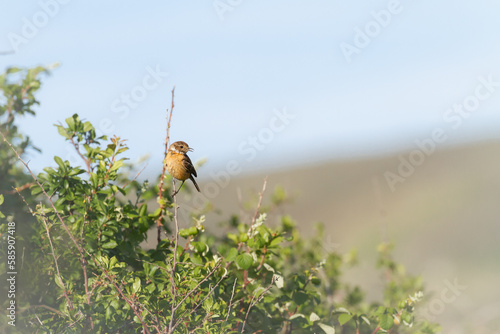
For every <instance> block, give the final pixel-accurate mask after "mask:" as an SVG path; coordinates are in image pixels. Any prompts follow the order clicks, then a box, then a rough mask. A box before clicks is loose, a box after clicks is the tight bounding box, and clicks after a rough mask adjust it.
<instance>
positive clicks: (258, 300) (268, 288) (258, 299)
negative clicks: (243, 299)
mask: <svg viewBox="0 0 500 334" xmlns="http://www.w3.org/2000/svg"><path fill="white" fill-rule="evenodd" d="M274 280H275V277H274V275H273V278H272V279H271V284H269V286H268V287H267V288H266V289H265V290H264V291H263V292H262V293H261V295H260V296H259V297H258V298H257V299H255V295H254V296H253V297H252V300H251V301H250V305H249V306H248V310H247V314H246V315H245V320H244V321H243V327H241V333H243V331H244V330H245V325H246V323H247V319H248V315H249V314H250V310H251V309H252V307H254V306H255V304H257V303H258V302H260V301H261V300H262V298H263V297H264V295H265V294H266V292H268V291H269V290H270V289H271V288H272V287H273V284H274Z"/></svg>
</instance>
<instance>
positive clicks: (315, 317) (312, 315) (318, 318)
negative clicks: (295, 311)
mask: <svg viewBox="0 0 500 334" xmlns="http://www.w3.org/2000/svg"><path fill="white" fill-rule="evenodd" d="M309 320H310V321H312V322H315V321H319V320H321V318H320V317H319V316H318V315H317V314H316V313H314V312H313V313H311V315H310V316H309Z"/></svg>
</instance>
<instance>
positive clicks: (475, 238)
mask: <svg viewBox="0 0 500 334" xmlns="http://www.w3.org/2000/svg"><path fill="white" fill-rule="evenodd" d="M409 154H410V152H407V153H401V156H402V157H406V158H407V157H408V156H409ZM400 163H401V162H400V160H399V158H398V155H394V156H386V157H380V158H373V159H364V160H353V161H345V162H330V163H324V164H321V165H318V166H309V167H302V168H297V169H293V170H286V171H279V172H272V173H270V174H268V191H267V196H266V197H265V199H266V198H267V199H269V195H270V194H271V193H272V192H273V189H274V188H275V187H276V186H277V185H281V186H283V187H284V188H285V190H286V192H287V194H288V195H289V196H290V197H292V198H293V200H292V202H290V203H287V204H286V205H285V206H284V209H283V212H284V213H287V214H290V215H291V216H292V217H293V218H294V219H295V220H296V221H297V223H298V226H299V228H300V230H301V231H303V233H304V234H305V235H310V234H312V233H313V232H314V231H313V226H314V224H315V222H319V221H320V222H323V223H324V224H325V227H326V231H325V237H324V240H325V241H324V245H322V246H323V248H324V249H327V250H328V249H330V250H334V249H337V250H339V251H348V250H350V249H352V248H357V249H358V251H359V254H360V256H359V257H360V258H361V259H363V262H362V263H360V265H359V266H358V267H356V268H354V269H352V270H350V271H349V273H348V277H349V278H350V279H351V280H352V281H354V282H358V283H359V284H362V285H363V286H364V287H365V288H366V290H367V291H370V290H376V289H371V287H375V286H377V285H378V284H380V277H379V276H377V275H378V274H375V271H374V264H375V259H376V246H377V244H378V243H380V242H381V241H395V242H396V251H395V256H396V258H397V260H399V261H401V262H402V263H403V264H404V265H406V267H407V269H408V270H409V271H410V272H411V273H413V274H422V275H423V276H424V280H425V282H426V284H427V292H428V293H427V296H428V297H429V300H430V304H429V309H428V310H426V311H427V313H426V315H425V316H426V317H430V318H431V319H429V320H435V321H438V322H440V323H441V324H443V325H444V333H500V331H499V328H500V317H499V316H498V315H499V314H500V302H499V301H500V289H498V282H500V262H499V256H500V224H499V222H500V142H489V143H481V144H473V145H469V146H463V147H455V148H448V149H445V150H440V151H437V152H435V153H434V154H432V155H431V156H429V157H426V159H425V161H424V163H423V164H422V165H420V166H418V167H416V168H415V171H414V173H413V174H412V175H411V176H409V177H407V178H406V180H405V182H404V183H397V184H396V185H395V191H391V189H390V187H389V186H388V183H387V182H386V179H385V177H384V175H385V173H386V172H392V173H397V170H398V166H399V165H400ZM200 174H201V175H203V169H201V171H200ZM264 177H265V175H252V176H246V177H241V178H233V179H232V180H231V182H230V183H229V185H228V186H227V187H225V188H224V189H223V190H222V191H221V193H220V195H218V196H217V197H216V198H215V199H213V201H212V202H213V204H214V207H215V208H216V209H218V210H220V211H219V213H217V214H210V215H209V217H208V219H207V221H208V223H207V225H212V224H213V223H214V222H218V221H221V220H223V219H225V218H227V217H228V216H229V215H230V214H232V213H235V211H236V210H237V208H243V206H244V204H243V203H244V202H246V201H248V200H249V199H252V198H253V199H254V200H255V194H256V193H258V192H259V191H260V189H261V187H262V182H263V179H264ZM204 182H208V180H203V179H200V181H199V183H200V185H201V186H202V184H203V183H204ZM202 187H203V186H202ZM252 196H253V197H252ZM264 202H265V200H264ZM454 284H455V285H454ZM450 285H451V286H452V287H453V286H454V288H450ZM379 297H381V296H377V295H369V296H368V298H369V299H373V298H379Z"/></svg>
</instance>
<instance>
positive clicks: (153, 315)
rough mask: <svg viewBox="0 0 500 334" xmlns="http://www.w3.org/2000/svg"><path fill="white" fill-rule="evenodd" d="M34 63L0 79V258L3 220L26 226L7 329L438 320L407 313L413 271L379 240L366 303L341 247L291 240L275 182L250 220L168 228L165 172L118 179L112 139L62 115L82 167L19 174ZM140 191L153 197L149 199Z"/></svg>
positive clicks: (404, 329) (359, 326)
mask: <svg viewBox="0 0 500 334" xmlns="http://www.w3.org/2000/svg"><path fill="white" fill-rule="evenodd" d="M46 72H47V69H45V68H41V67H39V68H36V69H31V70H23V71H21V70H18V69H9V70H7V72H6V73H5V74H3V75H2V76H1V77H0V90H2V92H3V95H4V98H3V99H2V100H1V105H0V117H2V116H4V115H7V118H6V120H5V121H4V120H3V119H2V118H0V120H2V124H1V127H0V130H1V132H2V136H3V137H4V139H5V141H4V142H3V143H2V146H0V157H1V161H2V165H1V167H0V168H1V171H2V173H1V174H0V178H2V179H1V181H2V182H1V183H0V185H1V188H0V190H1V192H2V194H3V195H4V197H5V201H6V203H5V204H4V206H3V207H2V208H3V209H2V210H3V211H4V213H5V215H6V216H7V217H4V216H3V215H1V216H0V217H1V218H3V219H2V225H1V227H0V240H2V249H1V254H0V256H1V257H2V259H6V258H7V253H6V252H7V251H6V247H4V246H3V245H6V244H7V242H6V241H7V237H8V235H9V233H8V222H13V221H16V222H17V226H18V230H19V231H20V230H21V227H20V226H21V225H22V229H23V230H24V231H26V232H24V233H22V234H23V235H22V236H21V235H20V236H19V240H18V242H19V243H20V245H21V246H19V247H24V248H25V249H26V250H28V251H27V252H26V254H25V259H24V262H23V267H22V268H21V267H20V265H19V262H18V271H19V277H20V278H21V277H24V278H25V279H24V280H23V281H22V282H20V286H19V287H18V289H17V290H18V294H17V297H16V298H17V303H18V306H17V307H18V308H17V323H16V324H17V326H16V327H15V328H11V329H15V330H17V331H19V332H23V331H29V332H35V331H46V332H54V333H59V332H64V333H87V332H91V333H243V332H244V333H328V334H331V333H335V332H336V331H337V332H340V333H354V332H357V333H376V332H384V331H390V332H391V333H409V332H411V333H436V332H437V331H438V330H439V327H438V326H437V325H434V324H429V323H427V322H422V321H416V320H415V319H414V309H415V306H416V305H418V303H419V302H420V300H421V298H422V292H421V291H422V289H423V286H422V281H421V279H420V278H418V277H411V276H408V275H406V274H405V272H404V270H403V268H402V266H400V265H398V264H396V263H395V262H394V261H393V260H392V259H391V255H390V254H391V246H390V245H386V244H383V245H381V246H380V249H379V253H380V258H379V262H378V266H379V268H380V270H383V271H385V272H386V277H387V281H386V287H385V294H384V300H383V301H382V302H380V303H375V304H368V303H366V302H365V301H364V294H363V292H362V291H361V289H360V288H359V287H356V286H351V285H349V284H346V283H343V282H342V280H341V277H342V270H343V268H344V267H346V266H349V265H351V263H352V262H353V259H352V256H349V254H347V255H345V254H339V253H337V252H332V251H326V250H324V249H323V248H322V247H321V246H320V245H321V244H323V229H322V227H321V225H318V233H317V236H316V237H314V238H312V239H309V240H304V239H303V238H301V236H300V234H299V233H298V230H297V229H296V223H295V222H294V221H293V220H292V218H291V217H289V216H286V215H285V216H281V217H274V219H278V220H279V221H280V224H279V226H278V227H275V228H272V227H270V226H269V224H268V221H269V219H270V217H269V215H268V212H271V211H273V210H270V209H271V208H272V206H279V205H280V204H281V203H282V202H283V201H284V200H285V196H284V191H283V189H281V188H278V189H277V190H276V192H275V194H274V195H273V196H272V198H273V202H272V203H270V204H269V206H268V207H267V209H264V206H262V205H261V201H260V200H262V194H261V195H260V200H259V204H258V205H257V207H255V208H254V209H253V210H255V211H254V215H253V219H252V220H241V219H240V217H239V216H237V215H234V216H233V217H232V218H231V219H230V220H229V221H228V222H227V223H226V228H227V233H226V234H225V235H224V236H222V237H218V236H215V235H212V234H211V233H208V232H207V231H205V228H204V223H205V216H203V215H197V214H194V213H193V215H192V218H193V222H192V226H191V227H189V228H186V229H179V223H178V219H179V217H178V214H177V211H178V208H179V206H182V205H183V204H182V203H179V202H177V199H176V197H172V196H171V193H172V186H171V178H170V177H169V176H168V175H167V176H165V175H163V174H161V175H160V176H159V178H158V180H157V182H156V185H150V184H149V183H148V182H147V181H145V182H142V183H141V182H138V181H137V180H136V179H134V178H131V177H130V176H129V174H130V171H131V165H128V164H127V163H126V160H127V159H126V157H125V155H124V153H125V152H126V151H127V146H126V145H125V142H124V140H122V139H120V138H118V137H113V138H110V139H109V140H108V139H107V138H106V137H104V136H103V137H97V135H96V131H95V128H94V127H93V126H92V124H91V123H90V122H85V121H82V120H81V119H80V117H79V116H78V115H76V114H75V115H73V116H71V117H69V118H67V119H66V120H65V124H64V125H63V124H59V125H57V130H58V132H59V133H60V134H61V135H62V136H63V137H64V138H65V140H68V141H70V142H71V143H72V144H73V145H74V147H75V150H77V151H78V154H79V155H80V156H81V157H82V159H83V166H84V167H83V168H82V167H80V166H72V165H70V163H69V162H68V161H63V160H62V159H61V158H59V157H54V160H55V162H56V164H57V168H50V167H49V168H45V169H44V172H42V173H40V174H39V175H38V176H37V177H36V178H30V177H29V175H28V174H26V173H25V172H22V167H26V168H27V167H28V165H25V166H22V164H23V163H24V161H23V160H22V156H23V153H24V152H25V149H26V148H27V147H29V146H30V142H29V139H28V138H26V139H24V137H23V136H22V135H21V134H19V133H18V132H17V128H16V127H15V125H14V119H15V117H17V116H20V115H23V114H26V113H31V114H34V111H33V110H32V107H33V106H34V105H36V104H37V103H38V102H37V101H36V100H35V98H34V96H33V93H34V92H35V91H36V90H37V89H38V88H39V87H40V81H39V76H40V74H42V73H46ZM20 74H21V75H20ZM14 76H17V80H18V81H17V82H14V81H15V80H14V79H16V78H15V77H14ZM4 118H5V117H4ZM8 143H11V146H12V147H10V145H9V144H8ZM18 154H19V156H18ZM20 163H21V165H20ZM6 176H8V179H5V178H6ZM164 180H165V181H166V182H165V186H163V184H164V182H163V181H164ZM28 186H29V188H30V189H31V192H29V191H28V190H27V189H26V188H27V187H28ZM13 189H14V191H13ZM264 190H265V183H264V188H263V191H262V193H263V192H264ZM154 198H156V199H157V202H158V203H159V208H154V209H151V207H152V206H156V205H154V204H155V203H154V202H153V204H152V203H151V200H152V199H154ZM1 200H3V199H2V198H0V201H1ZM19 201H24V203H25V204H23V205H18V204H19V203H17V202H19ZM16 203H17V204H16ZM26 210H29V212H30V214H31V215H32V216H33V217H35V218H36V220H33V219H30V217H29V216H27V215H26V213H27V212H26ZM266 211H267V212H266ZM273 212H274V211H273ZM155 227H156V228H158V227H160V228H161V229H162V230H163V231H166V232H167V235H168V237H166V238H163V239H161V238H160V240H159V242H158V243H157V245H156V247H155V248H153V249H149V250H146V249H144V248H143V247H142V245H143V244H144V241H146V239H147V231H148V230H150V229H151V228H155ZM21 237H22V238H21ZM21 239H22V240H21ZM19 247H18V249H20V248H19ZM18 261H20V260H19V256H18ZM0 269H1V272H2V275H4V274H3V273H5V272H7V268H6V266H5V265H2V267H1V268H0ZM28 278H29V279H28ZM1 280H2V282H4V281H5V279H4V277H3V276H2V278H1ZM4 290H5V289H4ZM4 290H2V291H1V293H2V294H4V292H6V291H4ZM2 299H3V298H2ZM7 302H8V301H5V302H2V305H1V307H2V309H4V310H5V309H6V307H7ZM0 319H1V320H0V324H2V326H4V327H5V328H7V327H10V325H9V324H7V321H8V320H9V319H8V318H6V317H1V318H0ZM412 326H413V327H412ZM410 327H411V329H410Z"/></svg>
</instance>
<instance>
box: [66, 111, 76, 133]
mask: <svg viewBox="0 0 500 334" xmlns="http://www.w3.org/2000/svg"><path fill="white" fill-rule="evenodd" d="M75 119H76V120H78V115H77V114H74V115H73V116H72V117H68V118H66V119H65V121H66V124H68V128H69V130H71V131H75Z"/></svg>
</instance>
